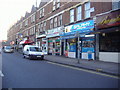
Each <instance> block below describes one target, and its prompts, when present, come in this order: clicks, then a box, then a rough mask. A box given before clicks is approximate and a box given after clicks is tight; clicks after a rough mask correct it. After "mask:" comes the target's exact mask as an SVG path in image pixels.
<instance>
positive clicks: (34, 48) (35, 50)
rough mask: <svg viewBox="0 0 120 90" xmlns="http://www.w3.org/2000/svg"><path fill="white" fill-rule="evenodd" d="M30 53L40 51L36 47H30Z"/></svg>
mask: <svg viewBox="0 0 120 90" xmlns="http://www.w3.org/2000/svg"><path fill="white" fill-rule="evenodd" d="M30 51H34V52H42V50H41V49H40V48H38V47H30Z"/></svg>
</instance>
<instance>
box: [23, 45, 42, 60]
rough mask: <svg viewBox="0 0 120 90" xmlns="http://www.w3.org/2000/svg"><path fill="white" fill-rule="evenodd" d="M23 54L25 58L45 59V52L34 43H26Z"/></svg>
mask: <svg viewBox="0 0 120 90" xmlns="http://www.w3.org/2000/svg"><path fill="white" fill-rule="evenodd" d="M23 56H24V58H26V57H27V58H29V59H42V60H43V59H44V53H43V52H42V50H41V49H40V48H39V47H38V46H34V45H25V46H24V48H23Z"/></svg>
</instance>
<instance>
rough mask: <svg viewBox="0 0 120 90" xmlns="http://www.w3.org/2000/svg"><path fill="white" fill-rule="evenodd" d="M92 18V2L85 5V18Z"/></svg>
mask: <svg viewBox="0 0 120 90" xmlns="http://www.w3.org/2000/svg"><path fill="white" fill-rule="evenodd" d="M89 17H90V2H87V3H85V18H89Z"/></svg>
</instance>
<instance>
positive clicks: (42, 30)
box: [41, 23, 43, 32]
mask: <svg viewBox="0 0 120 90" xmlns="http://www.w3.org/2000/svg"><path fill="white" fill-rule="evenodd" d="M42 31H43V23H41V32H42Z"/></svg>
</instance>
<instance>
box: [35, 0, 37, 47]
mask: <svg viewBox="0 0 120 90" xmlns="http://www.w3.org/2000/svg"><path fill="white" fill-rule="evenodd" d="M36 24H37V0H36V11H35V44H36V45H37V37H36V34H37V28H36Z"/></svg>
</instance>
